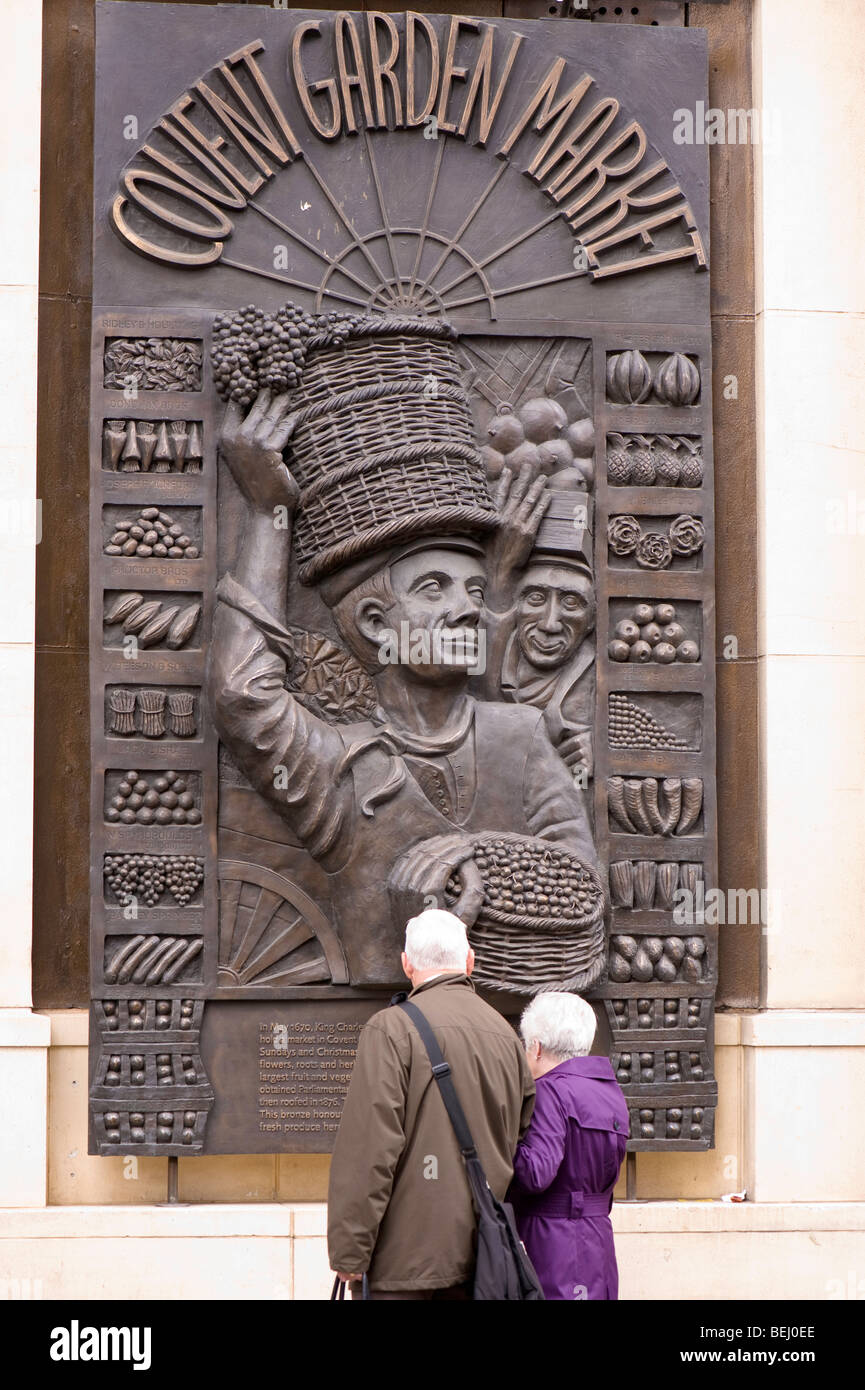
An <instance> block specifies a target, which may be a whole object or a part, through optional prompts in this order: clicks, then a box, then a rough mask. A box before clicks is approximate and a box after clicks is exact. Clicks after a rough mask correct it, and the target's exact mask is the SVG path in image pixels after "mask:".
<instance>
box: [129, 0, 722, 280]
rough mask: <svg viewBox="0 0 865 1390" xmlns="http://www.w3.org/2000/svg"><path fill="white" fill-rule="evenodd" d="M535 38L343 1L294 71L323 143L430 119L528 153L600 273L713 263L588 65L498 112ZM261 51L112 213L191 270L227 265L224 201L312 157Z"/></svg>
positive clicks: (299, 48)
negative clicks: (660, 235)
mask: <svg viewBox="0 0 865 1390" xmlns="http://www.w3.org/2000/svg"><path fill="white" fill-rule="evenodd" d="M363 19H365V21H366V23H365V26H364V24H363ZM522 43H523V35H521V34H514V33H510V34H502V32H501V31H500V30H497V29H496V28H495V27H494V26H493V25H491V24H484V23H482V22H481V21H480V20H475V19H464V18H460V17H457V16H453V17H452V18H451V20H450V25H449V28H448V30H447V34H446V37H444V38H443V40H442V42H440V41H439V38H438V36H437V33H436V30H435V28H434V27H433V24H432V23H431V22H430V20H428V19H427V18H426V17H425V16H423V15H420V14H414V13H411V12H408V13H407V14H406V15H405V27H404V33H402V34H401V33H400V31H399V30H398V28H397V25H396V23H395V22H394V20H393V18H392V17H391V16H390V15H388V14H383V13H379V12H374V11H371V12H369V13H367V14H366V15H365V16H355V15H352V14H349V13H347V12H339V13H337V14H336V15H335V16H334V18H333V20H332V21H325V20H313V19H305V20H302V21H300V22H299V23H297V24H296V25H295V26H294V28H293V30H292V33H291V39H290V42H289V44H288V53H287V55H286V79H287V81H288V82H290V83H292V84H293V86H294V89H295V91H296V94H297V98H298V100H299V102H300V105H301V107H302V109H303V112H304V114H305V117H306V120H307V121H308V123H309V126H310V128H311V129H312V131H313V132H314V133H315V135H316V136H317V137H319V138H320V139H321V140H326V141H333V140H337V139H338V138H340V137H341V136H351V135H356V134H357V133H358V131H359V129H361V128H366V129H368V130H376V129H390V130H408V129H412V128H417V127H423V128H424V134H428V135H430V136H431V137H432V136H434V137H435V138H440V137H442V136H456V137H459V138H462V139H465V140H469V141H471V142H473V143H475V144H479V145H482V146H487V145H489V147H490V149H491V150H492V151H493V152H494V153H495V154H496V156H497V157H498V158H500V159H503V160H507V161H508V162H511V161H514V160H516V159H517V158H519V161H520V164H521V165H523V164H524V165H525V167H524V169H523V172H524V173H525V174H526V176H527V177H529V178H530V179H532V180H533V181H534V182H535V183H537V184H538V185H540V187H541V188H542V190H543V192H544V193H545V194H546V195H547V196H548V197H549V198H550V199H552V201H553V202H554V203H555V204H557V206H558V211H557V212H554V213H553V214H552V216H553V217H556V216H560V217H561V218H562V219H564V221H565V222H566V224H567V225H568V227H569V228H570V229H571V232H572V234H573V235H574V237H575V239H576V241H577V242H578V243H579V245H580V246H581V247H582V252H583V260H582V265H581V266H580V269H582V270H583V271H584V273H587V274H588V275H590V276H591V277H592V278H593V279H601V278H604V277H607V276H612V275H620V274H622V273H624V272H627V271H631V270H639V269H642V268H645V267H652V266H657V265H661V264H664V263H668V262H670V261H675V260H684V259H688V258H693V260H694V262H695V269H700V270H701V269H704V268H705V266H706V253H705V249H704V246H703V243H702V240H701V238H700V234H699V232H698V230H697V227H696V223H695V219H694V216H693V213H692V211H691V208H690V205H689V204H688V202H687V200H686V199H685V198H684V197H683V196H682V191H681V189H680V187H679V185H678V184H677V183H676V181H675V179H674V177H673V175H672V174H670V171H669V169H668V168H667V165H666V163H665V162H664V160H663V159H659V158H658V157H657V155H656V153H655V152H653V151H651V150H650V149H649V146H648V141H647V138H646V135H645V132H644V131H643V129H642V127H641V126H640V125H639V124H638V123H637V122H636V121H634V120H631V121H629V122H628V123H627V124H626V125H625V126H624V127H623V128H622V129H621V130H617V131H615V132H614V133H612V134H610V128H611V126H612V125H613V123H614V121H615V120H616V117H617V116H618V114H619V102H618V101H617V100H616V98H615V97H612V96H603V95H599V94H598V93H597V92H596V91H593V90H592V88H593V87H594V86H595V83H594V80H593V79H592V78H591V77H590V76H589V75H588V74H583V75H581V76H575V74H574V73H573V72H572V71H569V70H568V65H567V64H566V62H565V60H564V58H561V57H556V58H555V59H554V60H553V61H552V62H551V64H550V66H549V68H548V70H547V71H546V73H545V74H544V75H543V76H542V77H541V78H540V80H539V81H537V82H536V84H535V85H534V87H533V88H530V90H529V95H528V98H527V100H526V101H525V103H524V104H523V106H522V108H521V109H520V111H519V114H518V115H517V116H516V119H513V120H509V121H508V122H507V123H505V122H504V120H499V117H500V113H501V106H502V101H503V98H504V96H505V93H506V91H507V88H508V84H509V83H510V82H512V81H513V82H516V83H519V84H522V82H523V75H521V72H520V57H521V55H520V48H521V45H522ZM458 46H459V48H460V55H462V54H463V52H464V50H465V49H466V47H469V48H470V49H471V60H470V61H468V62H466V60H465V58H464V57H463V56H460V64H459V65H457V49H458ZM263 50H264V44H263V43H262V42H261V41H260V40H254V41H253V42H251V43H248V44H245V45H244V46H243V47H242V48H239V49H237V50H236V51H235V52H233V53H230V54H229V55H228V56H227V57H226V58H225V59H224V60H223V61H222V62H220V63H219V64H218V66H217V67H216V69H215V70H214V72H213V73H212V74H210V75H209V80H204V79H202V80H201V81H198V82H196V83H195V84H194V85H193V86H192V87H191V88H189V89H188V90H187V91H186V92H184V94H183V95H182V96H181V97H180V98H179V100H178V101H176V102H175V103H174V105H173V106H172V107H171V109H170V110H169V111H168V113H167V114H166V115H165V116H164V117H163V118H162V119H161V120H160V121H159V122H157V124H156V126H155V127H154V128H153V130H152V131H151V135H150V139H149V141H148V143H146V144H144V145H143V146H142V147H141V148H140V149H139V151H138V152H137V154H136V156H135V158H134V161H133V164H132V166H131V167H128V168H127V169H126V170H125V171H124V173H123V175H122V178H121V180H120V184H121V188H120V192H118V194H117V196H116V198H115V199H114V202H113V206H112V209H111V220H112V223H113V226H114V228H115V230H116V231H117V233H118V234H119V236H120V237H121V238H122V239H123V240H124V241H125V242H126V243H127V244H128V245H130V246H131V247H132V248H133V249H134V250H136V251H138V252H139V253H141V254H142V255H145V256H148V257H151V258H153V259H155V260H157V261H162V262H168V263H170V264H172V265H176V266H188V267H196V266H206V265H211V264H213V263H214V262H216V261H218V260H220V259H221V258H222V257H223V250H224V244H225V241H226V239H227V238H229V237H230V236H231V234H232V231H233V229H234V223H233V222H232V219H231V217H230V216H229V212H228V211H226V209H228V210H230V211H231V212H235V213H237V212H242V211H243V210H244V209H245V208H246V207H248V206H249V205H250V204H251V203H252V199H253V197H254V195H255V194H256V192H257V191H258V190H259V189H260V188H261V187H262V185H263V184H265V183H266V182H267V181H268V180H269V179H270V178H272V177H273V175H274V173H275V172H276V169H277V168H279V167H284V166H285V165H288V164H291V163H292V162H293V161H294V160H296V159H302V158H303V156H304V150H303V146H302V143H301V139H300V137H299V136H298V134H296V133H295V130H294V129H293V128H292V126H291V125H290V123H289V121H288V118H287V116H286V113H285V111H284V109H283V107H282V105H281V104H280V100H279V97H278V95H277V93H276V92H274V90H273V88H272V86H271V85H270V82H269V81H268V80H267V78H266V77H265V75H264V73H263V72H262V70H261V68H260V66H259V64H258V62H257V61H256V54H258V53H260V52H262V51H263ZM316 74H317V75H316ZM214 119H215V121H216V122H217V123H218V126H219V127H220V128H221V129H222V130H224V131H225V136H223V135H221V134H213V133H211V134H208V133H206V129H202V126H205V127H207V128H209V129H211V131H212V122H213V120H214ZM500 126H502V127H503V128H500ZM226 137H227V138H226ZM232 146H233V147H234V150H236V151H237V152H239V158H240V162H241V163H244V164H246V165H247V168H246V170H245V171H244V170H243V169H241V168H240V167H239V166H238V154H234V157H233V158H230V157H229V153H227V152H226V150H229V151H230V152H231V153H234V151H232V148H231V147H232ZM181 152H182V153H181ZM179 159H180V160H183V161H184V162H183V163H180V162H178V160H179ZM190 160H191V162H192V163H191V165H190V162H189V161H190ZM526 161H528V162H527V163H526ZM665 176H668V177H665ZM202 214H203V216H202ZM662 227H666V228H669V229H670V230H668V231H667V232H666V233H665V238H664V245H663V248H660V247H658V246H657V245H656V244H655V241H654V234H655V233H656V232H657V231H658V229H660V228H662ZM671 238H675V239H676V240H674V241H673V242H672V244H670V239H671ZM679 239H680V241H679ZM634 241H638V246H637V254H634V247H633V246H631V247H629V249H628V251H627V252H623V251H622V249H621V248H622V247H625V246H626V245H627V244H628V243H632V242H634ZM199 242H202V243H204V244H203V245H202V246H199V245H198V243H199ZM226 263H230V262H228V261H227V260H226ZM575 265H576V259H575Z"/></svg>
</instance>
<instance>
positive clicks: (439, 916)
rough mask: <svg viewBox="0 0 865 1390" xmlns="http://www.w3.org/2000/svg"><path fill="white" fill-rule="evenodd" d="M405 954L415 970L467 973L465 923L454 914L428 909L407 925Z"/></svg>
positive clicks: (437, 908) (439, 909) (438, 909)
mask: <svg viewBox="0 0 865 1390" xmlns="http://www.w3.org/2000/svg"><path fill="white" fill-rule="evenodd" d="M405 953H406V955H407V956H408V961H409V965H411V966H413V967H414V969H415V970H465V968H466V957H467V956H468V953H469V942H468V937H467V936H466V929H465V924H464V923H463V922H461V921H460V919H459V917H455V916H454V914H453V913H452V912H445V911H444V909H443V908H440V907H428V908H427V909H426V911H425V912H419V913H418V915H417V917H412V919H411V921H410V922H408V923H407V924H406V929H405Z"/></svg>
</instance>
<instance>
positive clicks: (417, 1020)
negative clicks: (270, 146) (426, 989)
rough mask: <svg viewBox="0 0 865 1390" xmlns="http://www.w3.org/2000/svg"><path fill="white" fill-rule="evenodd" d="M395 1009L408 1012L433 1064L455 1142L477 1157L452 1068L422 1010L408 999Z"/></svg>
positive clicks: (461, 1149) (466, 1156)
mask: <svg viewBox="0 0 865 1390" xmlns="http://www.w3.org/2000/svg"><path fill="white" fill-rule="evenodd" d="M398 1008H400V1009H404V1010H405V1012H406V1013H407V1014H408V1016H409V1018H410V1019H411V1021H412V1023H413V1024H414V1026H415V1028H416V1029H417V1031H418V1033H419V1034H420V1038H421V1042H422V1043H423V1045H424V1047H425V1048H426V1050H427V1055H428V1056H429V1059H430V1063H431V1064H432V1074H433V1076H434V1077H435V1079H436V1081H437V1082H438V1087H439V1090H440V1091H441V1097H442V1100H443V1101H444V1104H445V1110H447V1112H448V1116H449V1118H450V1122H451V1124H452V1125H453V1127H454V1134H455V1135H456V1137H457V1143H458V1144H459V1146H460V1151H461V1152H462V1156H463V1158H465V1159H469V1158H473V1159H477V1156H478V1155H477V1149H476V1148H475V1141H474V1139H473V1138H472V1132H471V1130H470V1129H469V1126H468V1121H467V1119H466V1116H465V1111H464V1110H463V1108H462V1106H461V1105H460V1100H459V1096H458V1095H457V1093H456V1088H455V1086H454V1083H453V1077H452V1076H451V1069H450V1067H449V1066H448V1064H447V1062H446V1061H445V1059H444V1057H443V1056H442V1051H441V1048H440V1047H439V1045H438V1043H437V1042H436V1035H435V1033H434V1032H433V1030H432V1028H431V1027H430V1025H429V1022H428V1020H427V1018H426V1016H425V1014H423V1013H421V1011H420V1009H419V1008H418V1006H417V1004H413V1003H412V1002H411V1000H409V999H404V1000H402V1001H401V1002H400V1003H399V1004H398Z"/></svg>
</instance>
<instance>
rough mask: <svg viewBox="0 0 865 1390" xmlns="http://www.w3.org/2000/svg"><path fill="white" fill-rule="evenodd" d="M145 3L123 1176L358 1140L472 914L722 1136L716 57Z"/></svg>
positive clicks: (104, 1055) (128, 701)
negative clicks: (403, 1002) (193, 1161)
mask: <svg viewBox="0 0 865 1390" xmlns="http://www.w3.org/2000/svg"><path fill="white" fill-rule="evenodd" d="M97 12H98V47H97V113H98V116H97V135H96V175H95V237H94V262H95V263H94V306H95V307H94V318H93V351H92V378H91V532H90V534H91V550H90V559H91V576H92V578H91V628H90V631H91V651H92V665H91V671H92V688H91V711H92V715H91V742H92V783H91V786H92V792H91V830H92V880H91V921H92V930H91V982H92V1000H93V1006H92V1047H91V1147H92V1149H93V1151H94V1152H98V1153H104V1154H117V1153H140V1154H163V1155H178V1154H191V1153H252V1152H304V1151H311V1152H326V1151H328V1150H329V1148H330V1147H331V1145H332V1140H333V1135H334V1133H335V1129H336V1126H337V1124H338V1120H339V1112H340V1106H341V1101H342V1097H343V1095H344V1092H345V1086H346V1084H347V1079H348V1076H349V1075H350V1069H351V1060H352V1057H353V1053H354V1047H355V1044H356V1039H357V1034H358V1032H359V1029H360V1027H361V1026H362V1024H363V1022H364V1021H365V1020H366V1019H367V1018H368V1017H369V1015H370V1014H371V1013H372V1012H374V1011H375V1009H377V1008H379V1007H382V1006H383V1005H384V1004H386V1003H387V1000H388V998H389V997H390V994H391V993H392V991H393V990H394V989H395V988H399V987H400V984H401V980H400V970H399V951H400V948H401V942H402V933H403V929H404V924H405V921H406V919H407V917H408V916H409V915H411V914H412V913H413V912H415V911H417V910H419V909H420V908H422V907H424V906H430V905H432V904H433V903H439V904H442V905H445V906H448V907H451V908H453V909H454V910H456V911H458V912H459V913H460V914H461V915H462V916H463V917H464V920H465V921H466V923H467V926H468V929H469V936H470V940H471V941H472V944H473V946H474V948H475V951H476V954H477V968H476V976H475V978H476V982H477V984H478V987H479V988H480V989H481V990H482V991H483V992H484V994H485V997H486V998H488V999H489V1000H490V1002H492V1003H493V1004H494V1005H496V1007H498V1008H500V1009H501V1010H502V1011H503V1012H505V1013H506V1014H507V1015H509V1016H516V1014H517V1013H518V1012H519V1009H520V1007H521V1006H522V1005H524V1004H525V1002H526V1001H527V1000H528V999H529V998H530V997H531V995H532V994H534V993H535V992H536V991H538V990H540V989H556V988H558V989H564V990H572V991H577V992H580V993H582V994H585V995H586V996H587V997H588V998H590V999H591V1000H592V1001H593V1003H594V1005H595V1007H596V1009H597V1011H598V1012H599V1015H600V1016H601V1021H602V1024H603V1027H602V1029H601V1030H600V1033H599V1036H602V1037H603V1039H604V1043H605V1045H607V1046H609V1048H610V1050H611V1054H612V1056H613V1060H614V1065H615V1067H616V1070H617V1074H618V1077H619V1080H620V1082H621V1084H622V1086H623V1087H624V1090H625V1093H626V1095H627V1097H628V1101H629V1107H630V1109H631V1136H632V1137H631V1146H632V1147H633V1148H640V1147H643V1148H671V1149H681V1148H693V1149H705V1148H708V1147H711V1144H712V1142H713V1114H714V1105H715V1101H716V1094H717V1088H716V1085H715V1081H714V1076H713V999H714V987H715V980H716V972H717V933H716V928H715V927H713V926H711V925H709V924H707V923H706V922H705V920H704V914H703V913H702V912H701V905H702V903H703V902H704V900H705V894H706V893H707V891H708V890H709V889H710V888H711V887H712V886H713V885H714V883H715V881H716V873H717V864H716V858H717V855H716V839H717V827H716V783H715V724H714V655H713V626H714V617H713V614H714V608H713V593H714V531H713V458H712V436H711V353H710V332H709V275H708V193H707V168H706V151H705V148H704V147H698V146H691V145H680V144H677V143H676V142H675V139H674V130H675V129H676V122H675V120H674V112H676V111H677V110H679V111H680V110H681V109H682V108H689V107H693V105H694V103H695V102H696V101H698V100H701V99H703V98H704V97H705V88H706V52H705V43H704V38H703V36H702V35H701V34H700V33H699V31H695V30H687V29H664V28H657V29H652V28H626V27H622V26H610V27H606V26H593V25H589V24H577V23H570V22H568V21H557V22H546V21H538V22H532V21H522V20H500V19H491V20H482V19H465V18H462V17H456V16H454V17H451V16H427V15H417V14H411V13H408V14H384V13H377V12H367V13H362V14H361V13H349V12H332V11H326V12H325V11H321V12H317V11H309V10H304V11H290V10H282V9H266V8H263V7H260V8H259V7H254V8H252V9H250V8H248V7H241V6H237V7H231V6H219V7H213V8H212V10H211V9H209V8H206V7H203V6H195V7H188V6H171V5H160V6H150V5H139V4H136V5H124V4H106V5H98V6H97ZM143 52H146V53H147V54H148V55H149V57H148V62H147V63H146V64H144V63H141V62H140V61H139V60H138V57H139V55H140V54H141V53H143Z"/></svg>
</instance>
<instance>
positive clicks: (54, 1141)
mask: <svg viewBox="0 0 865 1390" xmlns="http://www.w3.org/2000/svg"><path fill="white" fill-rule="evenodd" d="M49 1077H50V1088H49V1096H50V1109H49V1118H48V1200H49V1202H51V1203H63V1204H66V1203H69V1204H71V1203H76V1204H80V1203H94V1204H102V1203H119V1204H126V1203H130V1202H141V1203H145V1202H146V1203H149V1202H161V1201H165V1198H166V1196H167V1191H168V1188H167V1184H168V1161H167V1159H164V1158H137V1157H134V1156H130V1157H127V1158H124V1157H122V1156H120V1155H118V1157H117V1158H101V1157H99V1156H98V1155H96V1154H88V1152H87V1087H88V1082H87V1049H86V1047H52V1048H51V1050H50V1053H49Z"/></svg>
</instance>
